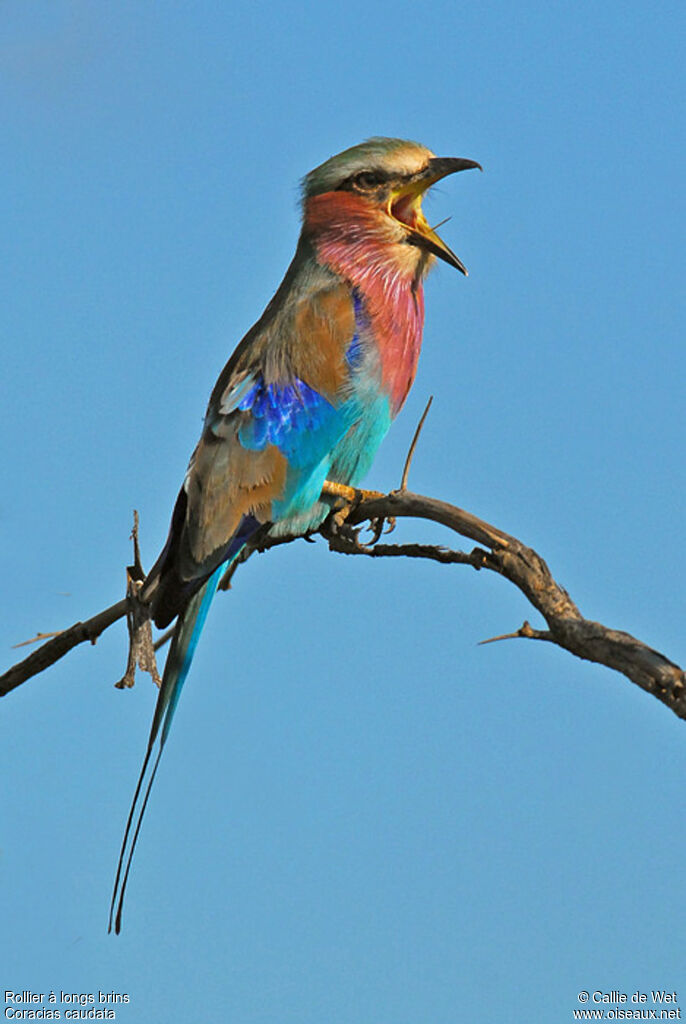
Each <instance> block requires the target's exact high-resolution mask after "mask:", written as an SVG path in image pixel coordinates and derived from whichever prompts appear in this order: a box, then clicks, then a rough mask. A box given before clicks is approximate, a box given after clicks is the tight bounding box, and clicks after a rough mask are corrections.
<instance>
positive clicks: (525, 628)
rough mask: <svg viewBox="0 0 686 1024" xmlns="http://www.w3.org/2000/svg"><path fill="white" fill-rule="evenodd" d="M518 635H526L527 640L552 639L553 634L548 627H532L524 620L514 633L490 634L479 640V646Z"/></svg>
mask: <svg viewBox="0 0 686 1024" xmlns="http://www.w3.org/2000/svg"><path fill="white" fill-rule="evenodd" d="M518 637H526V638H527V640H551V641H552V640H553V634H552V633H551V632H550V630H548V629H534V628H533V626H531V625H530V624H529V623H528V622H524V623H523V624H522V625H521V626H520V627H519V629H518V630H517V632H516V633H501V634H500V636H491V637H489V638H488V640H479V647H483V645H484V644H494V643H495V642H496V640H516V639H517V638H518Z"/></svg>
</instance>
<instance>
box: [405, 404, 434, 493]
mask: <svg viewBox="0 0 686 1024" xmlns="http://www.w3.org/2000/svg"><path fill="white" fill-rule="evenodd" d="M433 400H434V396H433V395H429V401H428V402H427V403H426V409H425V410H424V412H423V413H422V418H421V419H420V421H419V423H418V424H417V429H416V430H415V432H414V437H413V438H412V444H411V445H410V450H409V452H408V453H407V458H406V459H405V466H404V468H403V475H402V478H401V480H400V488H399V489H400V490H401V491H406V490H407V478H408V477H409V475H410V466H411V465H412V459H413V458H414V450H415V448H416V447H417V441H418V440H419V435H420V434H421V432H422V427H423V426H424V421H425V420H426V417H427V416H428V415H429V409H430V408H431V403H432V402H433Z"/></svg>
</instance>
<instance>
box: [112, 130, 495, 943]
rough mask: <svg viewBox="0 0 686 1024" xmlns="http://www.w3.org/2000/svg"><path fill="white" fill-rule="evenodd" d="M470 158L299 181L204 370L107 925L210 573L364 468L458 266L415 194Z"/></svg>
mask: <svg viewBox="0 0 686 1024" xmlns="http://www.w3.org/2000/svg"><path fill="white" fill-rule="evenodd" d="M472 168H478V169H479V170H481V169H482V168H481V165H480V164H479V163H477V162H476V161H475V160H467V159H464V158H461V157H438V156H436V155H435V154H434V153H433V152H432V151H431V150H430V149H428V148H427V147H426V146H423V145H420V144H419V143H417V142H411V141H408V140H405V139H396V138H386V137H375V138H371V139H368V140H367V141H365V142H362V143H360V144H358V145H355V146H352V147H350V148H348V149H345V150H344V151H343V152H341V153H338V154H337V155H335V156H332V157H330V158H329V159H328V160H325V161H324V162H323V163H322V164H320V165H319V166H318V167H316V168H315V169H314V170H313V171H310V173H309V174H307V175H306V176H305V177H304V178H303V180H302V229H301V233H300V237H299V240H298V243H297V247H296V251H295V255H294V257H293V260H292V262H291V264H290V266H289V267H288V270H287V271H286V274H285V277H284V279H283V281H282V282H281V284H280V286H279V288H278V289H277V291H276V292H275V294H274V296H273V298H272V299H271V301H270V302H269V303H268V305H267V307H266V309H265V310H264V313H263V314H262V316H261V317H260V318H259V320H257V322H256V323H255V324H254V326H253V327H251V328H250V330H249V331H248V332H247V334H246V335H245V336H244V337H243V339H242V340H241V341H240V342H239V344H238V346H237V347H236V349H235V351H234V352H233V354H232V355H231V357H230V358H229V361H228V362H227V364H226V366H225V367H224V369H223V370H222V371H221V373H220V375H219V378H218V379H217V382H216V384H215V386H214V389H213V390H212V393H211V395H210V399H209V403H208V406H207V412H206V414H205V419H204V422H203V428H202V433H201V436H200V440H199V441H198V444H197V446H196V448H195V450H194V452H193V454H192V456H191V459H190V463H189V466H188V470H187V472H186V476H185V479H184V482H183V486H182V487H181V490H180V491H179V495H178V498H177V500H176V504H175V506H174V510H173V513H172V518H171V526H170V529H169V535H168V538H167V540H166V543H165V545H164V547H163V549H162V552H161V554H160V556H159V558H158V559H157V561H156V562H155V564H154V566H153V567H152V569H151V570H150V573H149V574H148V576H147V578H146V580H145V583H144V585H143V588H142V590H141V593H140V599H141V601H143V602H144V603H147V604H148V605H149V609H150V615H151V618H152V619H153V621H154V622H155V624H156V625H157V626H158V627H161V628H164V627H166V626H168V625H169V624H170V623H171V622H172V621H173V620H174V619H176V623H175V627H174V632H173V636H172V640H171V645H170V649H169V653H168V655H167V659H166V663H165V666H164V671H163V675H162V682H161V685H160V690H159V694H158V697H157V703H156V706H155V710H154V714H153V719H152V725H151V729H150V736H149V739H148V745H147V748H146V751H145V756H144V760H143V766H142V768H141V771H140V775H139V777H138V783H137V786H136V789H135V793H134V797H133V801H132V804H131V809H130V812H129V816H128V819H127V823H126V828H125V832H124V838H123V841H122V845H121V850H120V854H119V861H118V864H117V870H116V877H115V883H114V891H113V894H112V901H111V905H110V916H109V928H108V930H109V931H112V928H113V927H114V930H115V932H116V933H117V934H118V933H119V932H120V930H121V922H122V912H123V906H124V895H125V891H126V886H127V882H128V878H129V872H130V869H131V863H132V860H133V854H134V850H135V848H136V844H137V841H138V836H139V833H140V829H141V824H142V821H143V816H144V814H145V809H146V806H147V803H148V799H149V796H150V791H151V788H152V784H153V781H154V778H155V775H156V773H157V769H158V766H159V763H160V757H161V754H162V750H163V749H164V746H165V743H166V741H167V737H168V735H169V730H170V727H171V723H172V719H173V717H174V712H175V710H176V707H177V704H178V700H179V696H180V694H181V690H182V687H183V685H184V682H185V680H186V677H187V675H188V671H189V668H190V664H191V661H192V658H193V655H194V652H195V649H196V646H197V643H198V638H199V636H200V633H201V631H202V628H203V625H204V623H205V619H206V616H207V613H208V610H209V607H210V604H211V602H212V598H213V597H214V594H215V592H216V590H217V587H218V584H219V581H220V579H221V577H222V575H223V574H224V572H225V571H226V570H227V568H229V567H230V566H231V565H232V563H233V562H234V561H235V560H236V559H237V558H238V556H239V555H240V553H241V551H242V550H243V549H244V548H245V546H246V545H247V544H249V543H250V542H251V540H254V539H255V538H256V536H257V535H258V533H260V534H261V535H262V536H264V535H268V536H269V537H270V538H277V537H285V536H287V537H297V536H304V535H307V534H308V533H309V532H311V531H313V530H316V529H317V528H318V527H319V526H321V525H322V523H323V522H324V520H325V518H326V517H327V516H328V515H329V513H330V512H331V511H332V509H333V508H334V507H336V503H337V502H338V503H339V504H340V498H341V496H343V497H345V496H346V494H349V492H350V489H352V488H357V487H358V485H359V484H360V482H361V481H362V479H363V478H364V476H365V474H366V472H367V471H368V469H369V468H370V466H371V464H372V461H373V459H374V456H375V454H376V451H377V449H378V448H379V445H380V444H381V442H382V440H383V438H384V436H385V434H386V432H387V431H388V428H389V426H390V424H391V421H392V420H393V419H394V418H395V416H396V415H397V414H398V412H399V411H400V409H401V408H402V406H403V404H404V402H405V399H406V398H407V395H408V392H409V390H410V388H411V386H412V383H413V381H414V378H415V373H416V370H417V361H418V358H419V353H420V348H421V343H422V331H423V323H424V295H423V284H422V283H423V279H424V277H425V276H426V274H427V272H428V271H429V270H430V268H431V267H432V265H433V264H434V263H435V262H436V259H437V258H438V259H440V260H443V261H444V262H445V263H447V264H449V265H450V266H452V267H455V268H456V269H457V270H459V271H461V272H462V273H463V274H465V275H466V274H467V270H466V268H465V266H464V264H463V263H462V261H461V260H460V259H459V258H458V257H457V256H456V255H455V253H454V252H453V251H452V249H450V247H449V246H448V245H447V244H446V243H445V242H444V241H443V240H442V239H441V238H440V237H439V235H438V234H437V233H436V231H435V229H433V228H432V227H431V226H430V225H429V223H428V221H427V219H426V217H425V215H424V212H423V210H422V199H423V197H424V196H425V194H426V192H427V190H428V189H429V188H430V187H431V186H432V185H434V184H435V183H436V182H437V181H440V180H441V179H442V178H445V177H446V176H447V175H450V174H453V173H455V172H457V171H464V170H468V169H472ZM353 493H354V491H353ZM136 812H138V813H137V814H136ZM134 819H135V825H134Z"/></svg>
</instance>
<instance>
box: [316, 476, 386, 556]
mask: <svg viewBox="0 0 686 1024" xmlns="http://www.w3.org/2000/svg"><path fill="white" fill-rule="evenodd" d="M324 496H326V497H329V498H338V499H339V501H342V503H343V504H341V505H340V506H339V507H338V508H337V509H336V511H335V512H334V514H333V516H332V519H333V522H334V524H335V526H336V527H337V529H339V530H340V528H341V527H342V526H343V524H344V523H345V521H346V519H347V518H348V516H349V515H350V513H351V512H352V511H353V510H354V509H356V508H357V507H358V505H359V504H360V502H362V501H372V500H373V499H374V498H383V497H384V494H383V493H382V492H381V491H366V490H362V489H361V488H359V487H349V486H348V484H339V483H338V481H336V480H325V481H324V486H323V487H322V497H324ZM377 522H378V520H376V519H375V520H373V523H374V524H376V523H377ZM382 524H383V520H382ZM372 528H373V529H374V531H375V533H376V526H375V525H374V526H373V527H372ZM358 534H359V530H358V531H356V534H355V536H356V538H357V535H358ZM380 536H381V531H379V534H378V536H377V537H376V540H374V541H372V543H373V544H375V543H376V541H377V540H378V539H379V537H380ZM357 543H358V544H360V542H359V541H357ZM360 546H362V545H360Z"/></svg>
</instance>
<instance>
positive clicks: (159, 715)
mask: <svg viewBox="0 0 686 1024" xmlns="http://www.w3.org/2000/svg"><path fill="white" fill-rule="evenodd" d="M234 557H235V555H234ZM226 565H227V563H226V562H224V563H222V564H221V565H220V566H219V567H218V568H217V569H215V571H214V572H213V574H212V575H211V576H210V578H209V579H208V580H207V582H206V583H205V584H203V586H202V587H201V588H200V590H199V591H198V592H197V593H196V594H194V595H193V597H192V598H191V600H190V601H189V602H188V605H187V607H186V608H185V609H184V611H183V612H182V613H181V615H179V617H178V619H177V621H176V628H175V630H174V635H173V637H172V641H171V647H170V649H169V654H168V655H167V660H166V663H165V666H164V672H163V674H162V685H161V686H160V692H159V695H158V697H157V704H156V705H155V714H154V715H153V720H152V726H151V729H150V737H149V739H148V746H147V749H146V752H145V758H144V759H143V767H142V768H141V772H140V775H139V776H138V783H137V785H136V791H135V793H134V795H133V801H132V803H131V810H130V811H129V817H128V819H127V822H126V829H125V830H124V839H123V841H122V845H121V850H120V853H119V862H118V864H117V874H116V877H115V880H114V892H113V893H112V902H111V904H110V919H109V927H108V931H112V924H113V923H114V930H115V932H116V933H117V934H119V932H120V930H121V915H122V910H123V907H124V893H125V892H126V883H127V881H128V877H129V871H130V870H131V862H132V860H133V854H134V850H135V849H136V843H137V841H138V834H139V832H140V829H141V824H142V822H143V815H144V814H145V808H146V806H147V803H148V798H149V796H150V790H151V789H152V784H153V782H154V780H155V774H156V773H157V767H158V765H159V763H160V757H161V756H162V750H163V749H164V744H165V743H166V740H167V736H168V735H169V729H170V728H171V723H172V719H173V717H174V712H175V711H176V705H177V704H178V702H179V697H180V695H181V690H182V688H183V684H184V683H185V681H186V676H187V675H188V670H189V669H190V667H191V662H192V660H193V655H194V654H195V648H196V647H197V644H198V639H199V637H200V634H201V633H202V630H203V626H204V625H205V620H206V618H207V613H208V611H209V608H210V605H211V603H212V599H213V597H214V595H215V594H216V592H217V586H218V585H219V580H220V578H221V575H222V573H223V572H224V570H225V568H226ZM160 729H161V731H160ZM158 735H159V746H158V749H157V756H156V757H155V760H154V762H152V769H151V771H150V773H149V777H148V768H149V766H150V764H151V760H150V759H151V756H152V753H153V748H154V746H155V741H156V740H157V737H158ZM146 777H148V781H147V785H146V787H145V796H144V797H143V803H142V804H141V808H140V811H139V813H138V818H137V820H136V827H135V829H134V830H133V836H132V838H131V843H130V845H129V836H130V835H131V828H132V825H133V820H134V816H135V813H136V807H137V805H138V800H139V797H140V795H141V792H142V791H143V785H144V782H145V779H146ZM127 851H128V853H127ZM125 859H126V868H125V870H124V871H123V874H122V869H123V868H124V861H125ZM120 881H121V886H120ZM115 906H116V914H115Z"/></svg>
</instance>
